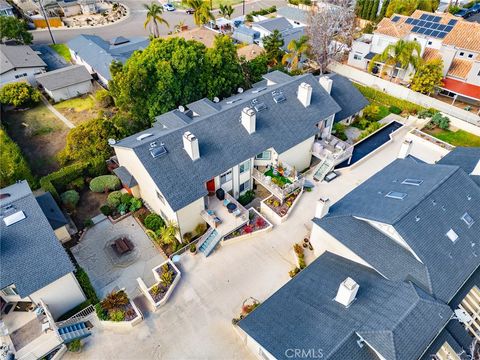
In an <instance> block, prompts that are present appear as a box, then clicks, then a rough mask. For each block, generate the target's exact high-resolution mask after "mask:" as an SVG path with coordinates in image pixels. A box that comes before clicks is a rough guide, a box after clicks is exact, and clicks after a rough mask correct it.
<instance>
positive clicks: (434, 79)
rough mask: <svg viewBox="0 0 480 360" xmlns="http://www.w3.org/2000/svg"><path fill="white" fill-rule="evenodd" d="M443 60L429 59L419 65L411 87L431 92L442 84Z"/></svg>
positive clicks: (425, 92)
mask: <svg viewBox="0 0 480 360" xmlns="http://www.w3.org/2000/svg"><path fill="white" fill-rule="evenodd" d="M442 79H443V61H442V60H441V59H434V60H429V61H427V62H425V63H423V64H422V65H420V66H419V67H418V70H417V72H416V73H415V75H414V77H413V79H412V85H411V89H412V90H413V91H418V92H421V93H422V94H431V93H433V92H434V91H435V89H436V88H437V87H439V86H442Z"/></svg>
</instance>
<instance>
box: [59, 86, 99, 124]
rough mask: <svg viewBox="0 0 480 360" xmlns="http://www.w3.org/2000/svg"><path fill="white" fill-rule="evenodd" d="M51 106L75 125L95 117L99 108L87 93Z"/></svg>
mask: <svg viewBox="0 0 480 360" xmlns="http://www.w3.org/2000/svg"><path fill="white" fill-rule="evenodd" d="M53 106H54V107H55V109H57V110H58V111H59V112H61V113H62V114H63V115H64V116H65V117H66V118H67V119H69V120H70V121H71V122H73V123H74V124H75V125H78V124H80V123H82V122H84V121H86V120H90V119H93V118H95V117H97V115H98V110H99V109H97V107H96V104H95V100H94V99H93V97H92V96H90V95H88V94H87V95H83V96H80V97H77V98H73V99H69V100H65V101H62V102H59V103H57V104H55V105H53Z"/></svg>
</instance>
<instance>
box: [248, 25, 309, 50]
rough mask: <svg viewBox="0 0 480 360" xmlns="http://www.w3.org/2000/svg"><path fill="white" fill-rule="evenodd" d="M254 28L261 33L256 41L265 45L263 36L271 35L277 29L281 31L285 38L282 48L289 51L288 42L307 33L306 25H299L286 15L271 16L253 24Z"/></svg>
mask: <svg viewBox="0 0 480 360" xmlns="http://www.w3.org/2000/svg"><path fill="white" fill-rule="evenodd" d="M252 30H254V31H256V32H257V33H259V34H260V37H259V39H258V40H255V41H254V43H256V44H259V45H260V46H262V47H263V38H264V37H265V36H270V35H271V34H272V33H273V32H274V31H275V30H278V31H280V34H281V35H282V38H283V46H282V50H284V51H287V47H288V44H290V42H291V41H292V40H298V39H300V38H301V37H302V36H303V35H305V27H298V26H294V25H292V24H291V22H290V21H288V20H287V19H286V18H284V17H276V18H269V19H265V20H261V21H257V22H254V23H253V24H252Z"/></svg>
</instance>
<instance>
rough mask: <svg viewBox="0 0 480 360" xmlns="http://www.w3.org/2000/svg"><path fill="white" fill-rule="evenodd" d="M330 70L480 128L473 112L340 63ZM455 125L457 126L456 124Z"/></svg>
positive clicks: (479, 117) (332, 65) (330, 67)
mask: <svg viewBox="0 0 480 360" xmlns="http://www.w3.org/2000/svg"><path fill="white" fill-rule="evenodd" d="M329 69H330V70H331V71H333V72H336V73H338V74H340V75H343V76H345V77H347V78H349V79H350V80H352V81H355V82H358V83H360V84H362V85H366V86H371V87H373V88H376V89H378V90H380V91H384V92H385V93H387V94H389V95H392V96H395V97H398V98H400V99H403V100H407V101H411V102H413V103H415V104H418V105H420V106H424V107H426V108H435V109H437V110H440V111H441V112H443V113H445V114H447V115H450V116H453V117H456V118H458V119H460V120H464V121H466V122H468V123H470V124H473V125H476V126H480V116H478V115H475V114H474V113H472V112H469V111H466V110H463V109H460V108H457V107H455V106H452V105H449V104H447V103H444V102H443V101H440V100H437V99H434V98H432V97H430V96H427V95H423V94H420V93H418V92H415V91H413V90H410V89H408V88H406V87H404V86H402V85H398V84H395V83H392V82H390V81H387V80H384V79H381V78H379V77H376V76H373V75H371V74H369V73H367V72H365V71H362V70H359V69H356V68H354V67H351V66H348V65H343V64H340V63H332V64H331V65H330V66H329ZM453 125H454V126H455V124H453Z"/></svg>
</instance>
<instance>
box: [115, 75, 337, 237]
mask: <svg viewBox="0 0 480 360" xmlns="http://www.w3.org/2000/svg"><path fill="white" fill-rule="evenodd" d="M264 78H265V80H264V81H262V82H260V83H258V84H256V85H255V86H254V87H253V88H252V89H250V90H247V91H245V92H242V93H240V94H238V95H235V96H232V97H230V98H226V99H224V100H222V101H220V102H212V101H211V100H209V99H202V100H199V101H196V102H194V103H191V104H188V105H186V106H185V107H181V108H180V109H179V110H173V111H170V112H168V113H165V114H163V115H160V116H158V117H157V118H156V122H155V124H154V126H153V127H152V128H151V129H148V130H146V131H143V132H141V133H138V134H135V135H133V136H130V137H128V138H125V139H123V140H120V141H118V142H117V143H116V144H114V145H113V147H114V149H115V153H116V157H117V161H118V163H119V164H120V165H121V166H123V167H124V169H122V171H126V172H127V173H128V174H126V175H125V174H124V176H122V179H123V178H124V179H123V180H122V181H123V182H124V186H125V184H127V183H129V182H130V181H131V177H132V176H133V177H134V179H135V184H136V185H135V186H138V189H131V190H132V191H139V194H140V195H141V197H142V198H143V200H144V201H145V202H146V203H147V204H148V205H149V206H150V207H151V208H152V209H153V210H154V211H155V212H157V213H158V214H160V215H161V216H162V217H163V218H164V219H166V220H172V221H175V222H176V223H177V224H178V225H179V227H180V232H181V234H184V233H186V232H190V231H192V230H193V229H194V228H195V226H196V225H197V224H198V223H202V222H207V223H209V224H210V222H209V218H208V216H205V211H208V210H212V209H211V205H210V202H212V201H213V199H212V198H213V197H212V196H208V195H209V194H213V193H215V192H216V191H217V190H218V189H220V188H221V189H223V191H224V192H226V193H228V194H229V195H226V196H230V197H231V198H233V199H234V198H238V197H239V196H240V195H242V194H244V193H245V192H246V191H248V190H250V189H252V188H253V185H254V181H256V182H257V183H259V184H261V185H262V186H265V187H266V188H267V189H269V188H270V187H269V184H268V183H265V182H266V181H267V180H266V179H263V178H262V177H261V176H259V174H258V173H259V171H258V169H259V168H260V169H264V168H265V167H266V166H269V165H271V164H276V163H278V162H281V163H282V164H283V165H284V166H286V167H289V168H292V169H293V168H294V169H298V170H303V169H305V168H308V167H309V166H310V163H311V160H312V146H313V144H314V142H315V140H316V139H317V138H320V137H322V136H323V137H329V136H330V133H331V129H332V125H333V119H334V117H335V114H336V113H338V112H340V111H341V110H342V109H341V108H340V106H338V104H337V103H336V102H335V100H334V98H332V96H330V95H329V93H328V92H327V91H326V90H325V88H324V86H325V85H324V83H325V82H326V83H328V82H329V81H331V80H329V79H325V80H326V81H321V82H319V81H318V80H317V79H316V78H315V77H314V76H313V75H311V74H308V75H302V76H298V77H290V76H289V75H287V74H284V73H281V72H279V71H275V72H272V73H269V74H266V75H265V76H264ZM300 182H301V180H300V179H299V180H298V181H296V182H295V183H294V184H292V188H294V187H295V186H298V184H300ZM271 191H272V193H275V192H274V191H275V190H271ZM276 196H279V197H281V198H283V193H280V194H278V193H276ZM213 225H215V224H213ZM238 226H240V225H238V224H237V227H238ZM235 228H236V227H235ZM235 228H233V229H231V230H234V229H235ZM217 230H218V229H217ZM222 231H223V230H222ZM217 232H219V233H220V232H221V231H220V230H218V231H217ZM226 234H227V233H223V234H222V233H220V234H219V235H218V236H219V237H222V236H224V235H226Z"/></svg>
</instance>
